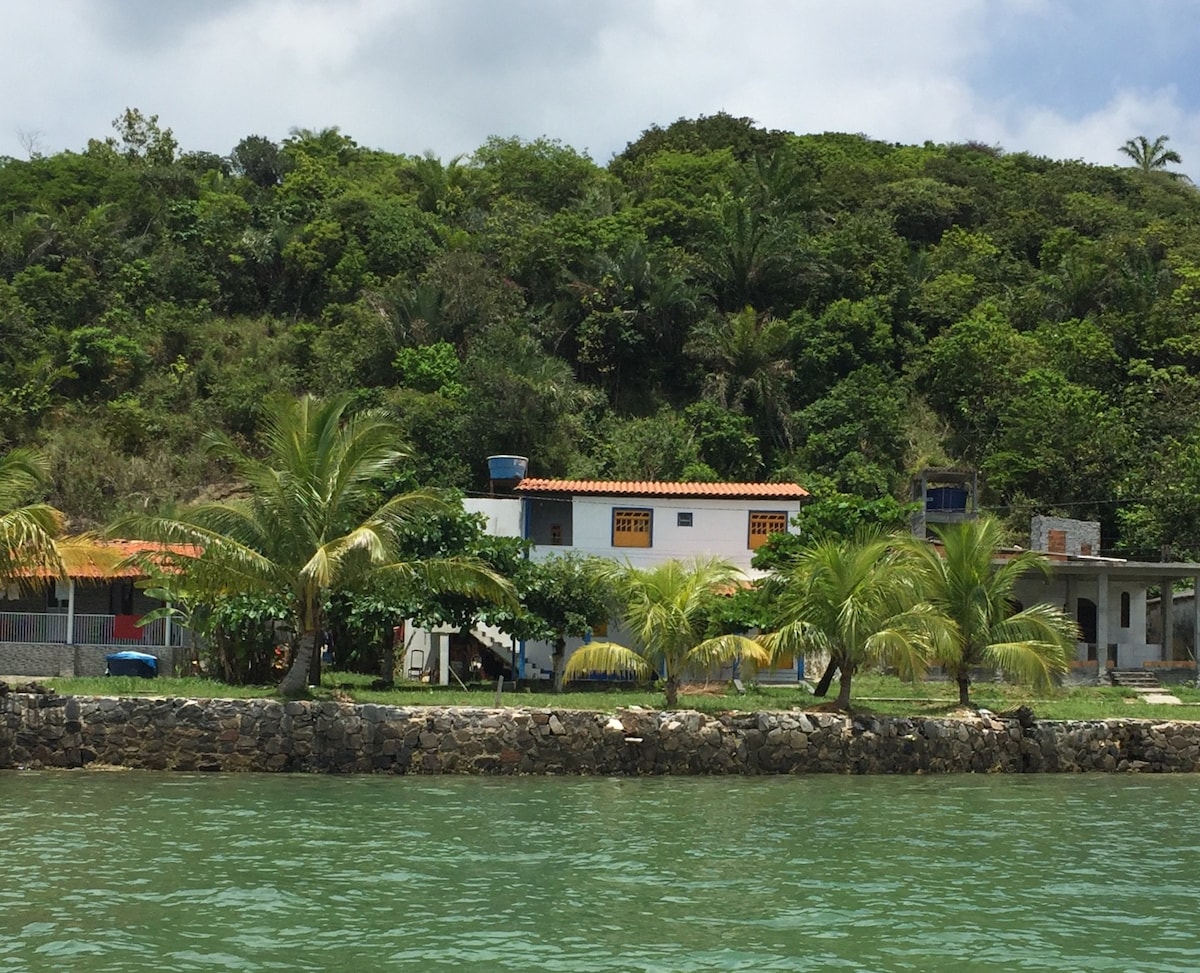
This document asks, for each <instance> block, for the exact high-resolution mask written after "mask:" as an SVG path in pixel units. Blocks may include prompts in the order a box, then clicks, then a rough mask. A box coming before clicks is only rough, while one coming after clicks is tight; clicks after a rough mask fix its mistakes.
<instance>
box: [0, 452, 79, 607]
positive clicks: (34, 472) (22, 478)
mask: <svg viewBox="0 0 1200 973" xmlns="http://www.w3.org/2000/svg"><path fill="white" fill-rule="evenodd" d="M48 479H49V472H48V470H47V468H46V462H45V460H44V459H43V458H42V456H41V455H40V454H39V453H36V452H34V451H33V450H29V449H13V450H10V451H9V452H8V453H6V454H5V455H4V456H2V457H0V583H2V584H11V583H14V582H24V581H28V580H30V579H33V578H43V577H45V576H46V575H47V574H49V575H51V576H58V577H66V574H67V571H66V566H65V563H64V560H63V552H62V551H61V550H60V548H59V539H60V538H61V536H62V532H63V526H64V524H65V518H64V517H63V515H62V513H61V512H59V511H58V510H56V509H55V508H54V507H52V506H50V505H49V504H46V503H29V502H28V501H29V498H30V497H31V496H33V495H34V494H35V493H36V492H37V491H39V490H41V489H43V488H44V487H45V486H46V483H47V481H48Z"/></svg>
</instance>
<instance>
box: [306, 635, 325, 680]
mask: <svg viewBox="0 0 1200 973" xmlns="http://www.w3.org/2000/svg"><path fill="white" fill-rule="evenodd" d="M313 643H314V644H313V653H312V656H311V658H309V660H308V685H310V686H319V685H321V656H322V654H323V649H324V647H325V633H324V632H322V631H321V630H320V629H318V630H317V633H316V635H315V636H314V638H313Z"/></svg>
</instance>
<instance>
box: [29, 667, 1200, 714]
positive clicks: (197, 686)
mask: <svg viewBox="0 0 1200 973" xmlns="http://www.w3.org/2000/svg"><path fill="white" fill-rule="evenodd" d="M373 681H374V679H373V677H371V676H363V675H358V674H356V673H348V672H327V673H325V675H324V676H323V678H322V681H321V687H320V688H319V689H314V690H313V693H312V695H313V698H314V699H338V700H344V701H346V702H356V703H384V704H388V705H392V706H476V707H491V706H493V705H495V699H496V691H495V686H494V685H482V684H481V685H479V686H477V687H473V688H471V689H466V690H464V689H462V688H461V687H459V686H455V687H454V688H447V689H443V688H441V687H431V686H426V685H420V684H415V683H414V684H407V685H405V684H398V685H397V687H396V688H395V689H391V690H387V691H382V690H375V689H371V688H370V685H371V683H372V682H373ZM49 683H50V685H52V686H53V687H54V689H55V690H56V691H57V692H59V693H64V694H67V695H79V696H100V695H103V696H193V697H199V698H206V697H207V698H212V697H220V698H226V699H251V698H270V697H273V696H274V695H275V691H274V687H272V686H230V685H226V684H225V683H221V682H216V681H215V680H211V679H201V678H194V677H193V678H186V679H173V678H160V679H138V678H135V677H132V676H113V677H100V678H90V679H84V678H79V679H74V678H64V679H54V680H50V681H49ZM835 688H836V687H835ZM1167 691H1168V692H1171V693H1172V694H1173V695H1175V696H1177V697H1178V698H1179V699H1180V700H1181V701H1182V703H1183V704H1184V705H1182V706H1164V705H1154V706H1152V705H1149V704H1147V703H1143V702H1140V701H1139V699H1138V696H1137V693H1135V692H1133V691H1132V690H1129V689H1117V688H1109V687H1098V686H1083V687H1069V688H1063V689H1060V690H1057V691H1055V692H1050V693H1046V692H1042V693H1032V692H1030V691H1029V690H1026V689H1024V688H1022V687H1019V686H1011V685H1008V684H999V683H982V682H981V683H977V684H975V685H973V686H972V699H973V700H974V701H975V702H976V704H978V705H979V706H982V707H985V708H987V709H989V710H992V711H993V712H995V713H1002V712H1006V711H1008V710H1012V709H1015V708H1016V707H1018V706H1028V707H1030V708H1031V709H1032V710H1033V711H1034V713H1035V714H1036V715H1037V716H1038V717H1040V718H1041V719H1050V720H1098V719H1112V718H1119V717H1134V718H1138V719H1162V720H1200V691H1198V690H1196V689H1194V688H1191V687H1183V686H1179V687H1173V688H1171V689H1169V690H1167ZM823 702H825V701H824V700H818V699H814V698H813V697H812V696H810V695H809V694H808V693H807V692H806V691H805V690H804V689H803V688H801V687H798V686H753V685H749V686H747V687H746V694H745V695H740V694H738V693H736V692H734V690H733V688H732V687H730V686H726V685H716V684H713V685H709V686H706V687H698V686H697V687H686V688H685V689H684V690H683V692H682V693H681V695H680V700H679V703H680V708H681V709H695V710H699V711H700V712H702V713H725V712H731V711H733V712H754V711H757V710H790V709H796V708H800V709H812V708H814V707H815V706H819V705H821V704H822V703H823ZM501 705H503V706H532V707H548V708H555V709H585V710H600V711H603V712H611V711H613V710H616V709H618V708H621V707H628V706H641V707H644V708H646V709H661V708H662V705H663V696H662V693H661V692H654V691H652V690H650V689H628V688H599V687H597V688H588V689H572V690H569V691H567V692H563V693H552V692H548V691H542V690H539V691H536V692H535V691H533V690H530V689H525V688H520V689H517V688H511V687H508V688H506V689H505V690H504V692H503V694H502V695H501ZM853 705H854V709H855V711H856V712H870V713H878V714H881V715H889V716H947V715H950V714H954V713H957V712H958V692H957V687H955V686H954V685H952V684H951V683H946V682H920V683H915V684H913V683H906V682H902V681H901V680H899V679H896V678H895V677H892V676H883V675H872V674H864V675H858V676H855V678H854V695H853Z"/></svg>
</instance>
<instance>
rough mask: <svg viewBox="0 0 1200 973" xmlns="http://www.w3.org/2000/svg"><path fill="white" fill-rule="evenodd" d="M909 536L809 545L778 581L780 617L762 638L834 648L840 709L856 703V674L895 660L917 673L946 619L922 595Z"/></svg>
mask: <svg viewBox="0 0 1200 973" xmlns="http://www.w3.org/2000/svg"><path fill="white" fill-rule="evenodd" d="M914 564H915V559H914V556H913V554H912V552H911V548H910V546H909V545H908V543H907V542H906V539H905V538H901V537H894V536H889V535H883V534H878V533H859V534H857V535H856V536H854V537H853V538H830V539H827V540H823V541H819V542H817V543H816V544H813V545H810V546H809V547H806V548H804V549H803V550H802V551H801V552H800V554H799V555H798V556H797V558H796V559H795V560H794V561H793V562H792V563H791V564H790V565H789V567H788V568H787V570H786V572H785V573H784V574H783V575H782V576H781V577H780V578H779V579H778V581H777V582H776V583H775V584H773V585H772V586H771V587H770V588H769V589H768V592H769V593H774V595H775V597H776V599H777V602H776V613H777V615H776V617H777V623H776V625H775V626H774V628H775V630H774V631H773V632H771V633H770V634H768V635H765V636H763V637H762V639H761V641H762V642H763V644H764V645H765V646H766V647H767V648H768V649H770V650H772V651H773V652H774V653H775V654H776V655H797V654H802V653H805V652H809V651H818V652H827V653H828V654H829V658H830V667H831V669H830V671H832V670H833V668H836V669H837V671H838V677H839V684H838V697H837V702H836V705H837V707H838V708H839V709H847V708H849V706H850V688H851V683H852V681H853V678H854V676H855V674H856V673H857V672H858V671H859V670H860V669H861V668H862V667H863V666H866V665H872V664H881V665H883V664H886V665H893V666H895V667H896V668H897V669H898V670H899V671H900V673H901V675H903V676H905V677H909V678H915V677H916V676H918V675H920V673H921V672H922V671H923V670H924V668H925V664H926V660H927V658H928V656H929V654H930V651H931V645H932V643H934V642H936V641H938V640H939V639H940V638H942V637H943V633H944V628H945V626H944V623H943V622H942V620H941V619H940V618H939V616H937V614H936V613H934V612H933V611H932V610H931V609H930V608H929V606H928V605H927V604H925V603H924V602H923V600H922V598H921V592H920V589H919V588H918V586H917V584H916V581H917V576H916V572H915V571H914V570H913V567H914Z"/></svg>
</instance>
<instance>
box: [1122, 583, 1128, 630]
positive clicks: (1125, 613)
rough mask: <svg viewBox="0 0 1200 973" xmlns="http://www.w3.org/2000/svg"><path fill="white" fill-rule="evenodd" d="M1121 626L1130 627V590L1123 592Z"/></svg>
mask: <svg viewBox="0 0 1200 973" xmlns="http://www.w3.org/2000/svg"><path fill="white" fill-rule="evenodd" d="M1121 628H1129V592H1128V591H1122V592H1121Z"/></svg>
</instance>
